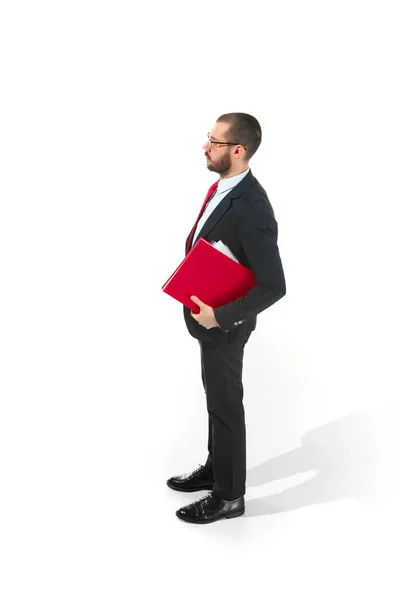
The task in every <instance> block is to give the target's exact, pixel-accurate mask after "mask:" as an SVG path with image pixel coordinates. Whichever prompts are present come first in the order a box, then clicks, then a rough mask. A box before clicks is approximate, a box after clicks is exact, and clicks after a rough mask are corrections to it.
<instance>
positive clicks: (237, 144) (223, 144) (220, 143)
mask: <svg viewBox="0 0 400 600" xmlns="http://www.w3.org/2000/svg"><path fill="white" fill-rule="evenodd" d="M207 138H208V143H209V144H210V148H211V150H214V148H213V144H218V145H219V146H243V144H239V143H233V142H217V141H216V140H211V139H210V132H208V133H207ZM243 148H244V150H247V148H245V147H244V146H243Z"/></svg>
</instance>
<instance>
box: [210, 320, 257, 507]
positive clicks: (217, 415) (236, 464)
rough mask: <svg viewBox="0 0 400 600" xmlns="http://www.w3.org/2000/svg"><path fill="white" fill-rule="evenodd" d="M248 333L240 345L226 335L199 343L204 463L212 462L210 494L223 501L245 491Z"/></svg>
mask: <svg viewBox="0 0 400 600" xmlns="http://www.w3.org/2000/svg"><path fill="white" fill-rule="evenodd" d="M250 334H251V331H248V332H245V335H244V337H243V338H242V339H241V342H240V343H230V342H229V336H225V337H224V338H221V340H218V342H199V343H200V349H201V360H202V378H203V384H204V387H205V391H206V397H207V411H208V415H209V441H208V448H209V458H208V463H210V460H211V461H212V467H213V473H214V479H215V485H214V489H213V492H214V494H215V495H216V496H219V497H220V498H224V500H234V499H236V498H238V497H239V496H243V495H244V494H245V492H246V487H245V481H246V428H245V413H244V407H243V391H244V390H243V384H242V371H243V355H244V346H245V344H246V342H247V340H248V339H249V337H250ZM210 449H211V456H210Z"/></svg>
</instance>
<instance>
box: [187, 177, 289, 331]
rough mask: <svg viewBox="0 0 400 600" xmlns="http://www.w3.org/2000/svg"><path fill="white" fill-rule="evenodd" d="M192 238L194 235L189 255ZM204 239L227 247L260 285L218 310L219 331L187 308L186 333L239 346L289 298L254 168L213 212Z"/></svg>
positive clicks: (271, 214)
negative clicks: (264, 317) (267, 314)
mask: <svg viewBox="0 0 400 600" xmlns="http://www.w3.org/2000/svg"><path fill="white" fill-rule="evenodd" d="M189 236H190V232H189V235H188V237H187V239H186V243H185V252H186V249H187V244H188V241H189ZM201 237H202V238H204V239H206V240H207V241H209V242H213V241H215V242H216V241H218V240H221V241H222V242H223V243H224V244H226V245H227V246H228V247H229V248H230V250H231V251H232V252H233V254H234V255H235V256H236V258H237V259H238V260H239V262H240V263H241V264H242V265H244V266H245V267H248V268H249V269H251V270H252V271H253V272H254V277H255V279H256V281H257V285H256V286H254V288H253V289H251V290H250V292H249V293H248V294H247V295H246V296H243V297H242V298H238V299H237V300H234V301H233V302H229V304H224V305H223V306H219V307H217V308H214V314H215V318H216V320H217V322H218V324H219V325H220V327H212V328H211V329H206V328H205V327H203V326H202V325H200V324H199V323H197V321H196V320H195V319H194V318H193V317H192V316H191V314H190V309H189V308H187V307H186V306H185V305H183V313H184V317H185V321H186V325H187V328H188V330H189V333H190V334H191V335H192V336H193V337H195V338H197V339H199V340H203V341H216V340H218V339H220V338H221V337H223V336H225V335H228V336H229V338H230V339H232V341H239V342H240V339H241V337H243V336H244V333H245V332H246V331H247V330H249V329H251V330H253V329H255V327H256V323H257V314H258V313H260V312H262V311H263V310H265V309H266V308H268V307H269V306H271V305H272V304H274V303H275V302H276V301H277V300H279V299H280V298H282V296H284V295H285V293H286V283H285V276H284V273H283V268H282V262H281V258H280V256H279V249H278V244H277V242H278V224H277V222H276V220H275V216H274V211H273V209H272V206H271V203H270V201H269V200H268V196H267V193H266V191H265V190H264V188H263V187H262V186H261V185H260V184H259V182H258V181H257V179H256V178H255V177H254V175H253V174H252V172H251V169H250V170H249V172H248V173H247V175H246V176H245V177H244V178H243V179H242V180H241V181H240V182H239V183H238V184H237V185H236V186H235V187H234V188H233V189H232V190H231V191H230V192H228V193H227V195H226V196H225V198H223V200H221V202H220V203H219V204H218V206H217V207H216V208H215V209H214V210H213V212H212V213H211V215H210V216H209V218H208V219H207V221H206V222H205V223H204V225H203V227H202V229H201V230H200V231H199V235H198V237H197V241H198V240H199V239H200V238H201ZM197 241H196V243H197ZM193 294H195V291H193ZM200 300H202V298H200Z"/></svg>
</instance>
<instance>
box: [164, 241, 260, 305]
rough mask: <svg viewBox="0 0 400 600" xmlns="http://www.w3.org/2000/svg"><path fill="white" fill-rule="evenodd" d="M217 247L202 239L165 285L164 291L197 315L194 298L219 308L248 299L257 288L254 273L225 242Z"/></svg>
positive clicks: (219, 243)
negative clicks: (235, 301)
mask: <svg viewBox="0 0 400 600" xmlns="http://www.w3.org/2000/svg"><path fill="white" fill-rule="evenodd" d="M216 244H218V245H219V247H218V246H217V247H214V246H213V244H210V242H208V241H207V240H205V239H204V238H200V239H199V241H198V242H197V243H196V244H195V245H194V246H193V247H192V249H191V250H190V252H189V253H188V254H187V255H186V256H185V258H184V259H183V261H182V262H181V264H180V265H179V266H178V268H177V269H176V270H175V271H174V272H173V273H172V275H171V277H170V278H169V279H168V280H167V281H166V282H165V283H164V285H163V286H162V291H163V292H165V293H166V294H168V295H169V296H172V298H175V300H178V301H179V302H181V303H182V304H184V305H185V306H187V307H188V308H190V309H191V310H192V312H193V313H195V314H197V313H198V312H199V307H198V305H197V304H195V303H194V302H193V301H192V300H190V296H197V297H198V298H201V300H202V302H204V303H205V304H207V305H208V306H211V307H212V308H218V307H219V306H223V305H224V304H228V303H229V302H233V301H234V300H237V298H241V297H242V296H245V295H246V294H247V293H248V292H249V291H250V290H251V289H252V288H253V287H254V286H255V285H257V282H256V280H255V278H254V274H253V271H251V269H248V268H247V267H245V266H244V265H241V264H240V263H239V262H238V261H237V259H236V258H235V257H233V254H232V253H231V252H230V250H229V248H227V246H225V245H224V244H222V242H217V243H216ZM221 245H222V247H221ZM225 252H226V254H225ZM231 256H232V257H233V258H231Z"/></svg>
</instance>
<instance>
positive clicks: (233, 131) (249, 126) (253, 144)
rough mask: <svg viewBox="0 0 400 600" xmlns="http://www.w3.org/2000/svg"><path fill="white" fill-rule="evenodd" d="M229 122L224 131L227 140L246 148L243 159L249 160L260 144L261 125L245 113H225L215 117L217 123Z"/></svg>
mask: <svg viewBox="0 0 400 600" xmlns="http://www.w3.org/2000/svg"><path fill="white" fill-rule="evenodd" d="M221 122H222V123H229V124H230V127H229V129H228V131H227V133H226V135H227V136H229V140H226V141H229V142H235V143H236V144H241V145H242V146H244V147H245V148H247V150H246V154H245V159H246V160H250V158H251V157H252V156H253V154H254V153H255V152H256V151H257V149H258V147H259V145H260V144H261V126H260V123H259V122H258V121H257V119H256V118H255V117H252V116H251V115H248V114H247V113H241V112H236V113H226V114H225V115H221V116H220V117H218V119H217V123H221Z"/></svg>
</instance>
